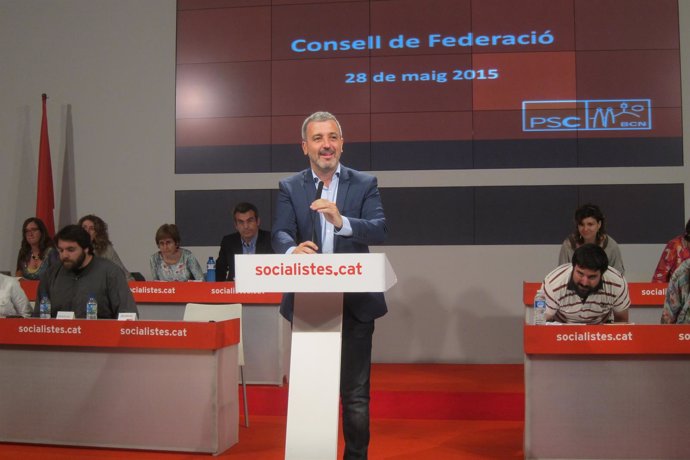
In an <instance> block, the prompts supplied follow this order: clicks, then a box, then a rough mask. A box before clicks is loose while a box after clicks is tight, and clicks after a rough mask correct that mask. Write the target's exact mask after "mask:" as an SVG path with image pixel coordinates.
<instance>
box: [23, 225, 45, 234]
mask: <svg viewBox="0 0 690 460" xmlns="http://www.w3.org/2000/svg"><path fill="white" fill-rule="evenodd" d="M40 231H41V229H40V228H38V227H34V228H27V229H25V230H24V234H25V235H28V234H29V233H36V232H40Z"/></svg>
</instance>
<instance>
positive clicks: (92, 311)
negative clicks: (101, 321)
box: [86, 296, 98, 319]
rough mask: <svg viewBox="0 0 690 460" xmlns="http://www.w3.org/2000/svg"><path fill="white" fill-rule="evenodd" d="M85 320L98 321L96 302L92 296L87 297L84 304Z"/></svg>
mask: <svg viewBox="0 0 690 460" xmlns="http://www.w3.org/2000/svg"><path fill="white" fill-rule="evenodd" d="M86 319H98V302H96V298H95V297H94V296H89V300H88V302H86Z"/></svg>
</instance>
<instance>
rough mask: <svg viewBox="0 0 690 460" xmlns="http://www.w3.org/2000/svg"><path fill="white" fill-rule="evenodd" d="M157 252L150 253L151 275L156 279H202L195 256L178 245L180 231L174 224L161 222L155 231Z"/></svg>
mask: <svg viewBox="0 0 690 460" xmlns="http://www.w3.org/2000/svg"><path fill="white" fill-rule="evenodd" d="M156 244H157V245H158V252H157V253H155V254H152V255H151V260H150V261H151V276H152V279H153V280H157V281H188V280H199V281H202V280H203V279H204V273H203V271H202V270H201V265H199V261H198V260H196V257H194V255H193V254H192V251H190V250H189V249H184V248H181V247H180V232H179V231H178V230H177V225H175V224H163V225H161V226H160V228H159V229H158V231H157V232H156Z"/></svg>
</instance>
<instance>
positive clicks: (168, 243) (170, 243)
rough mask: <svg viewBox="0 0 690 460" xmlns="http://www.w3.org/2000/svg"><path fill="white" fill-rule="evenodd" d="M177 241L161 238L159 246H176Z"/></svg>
mask: <svg viewBox="0 0 690 460" xmlns="http://www.w3.org/2000/svg"><path fill="white" fill-rule="evenodd" d="M175 244H176V243H175V241H173V240H160V241H159V242H158V246H174V245H175Z"/></svg>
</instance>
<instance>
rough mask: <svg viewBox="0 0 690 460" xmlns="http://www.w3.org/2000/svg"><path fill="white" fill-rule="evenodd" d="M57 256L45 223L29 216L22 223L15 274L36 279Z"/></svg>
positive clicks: (28, 278)
mask: <svg viewBox="0 0 690 460" xmlns="http://www.w3.org/2000/svg"><path fill="white" fill-rule="evenodd" d="M57 258H58V255H57V251H56V250H55V245H54V244H53V240H52V239H51V238H50V235H48V229H47V228H46V224H44V223H43V221H42V220H41V219H39V218H38V217H29V218H28V219H26V220H25V221H24V224H23V225H22V242H21V244H20V246H19V254H18V255H17V268H16V271H15V276H20V277H22V278H24V279H27V280H37V279H39V278H40V277H41V274H42V273H43V272H45V271H46V270H47V269H48V267H49V266H50V264H51V263H52V262H54V261H56V260H57Z"/></svg>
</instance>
